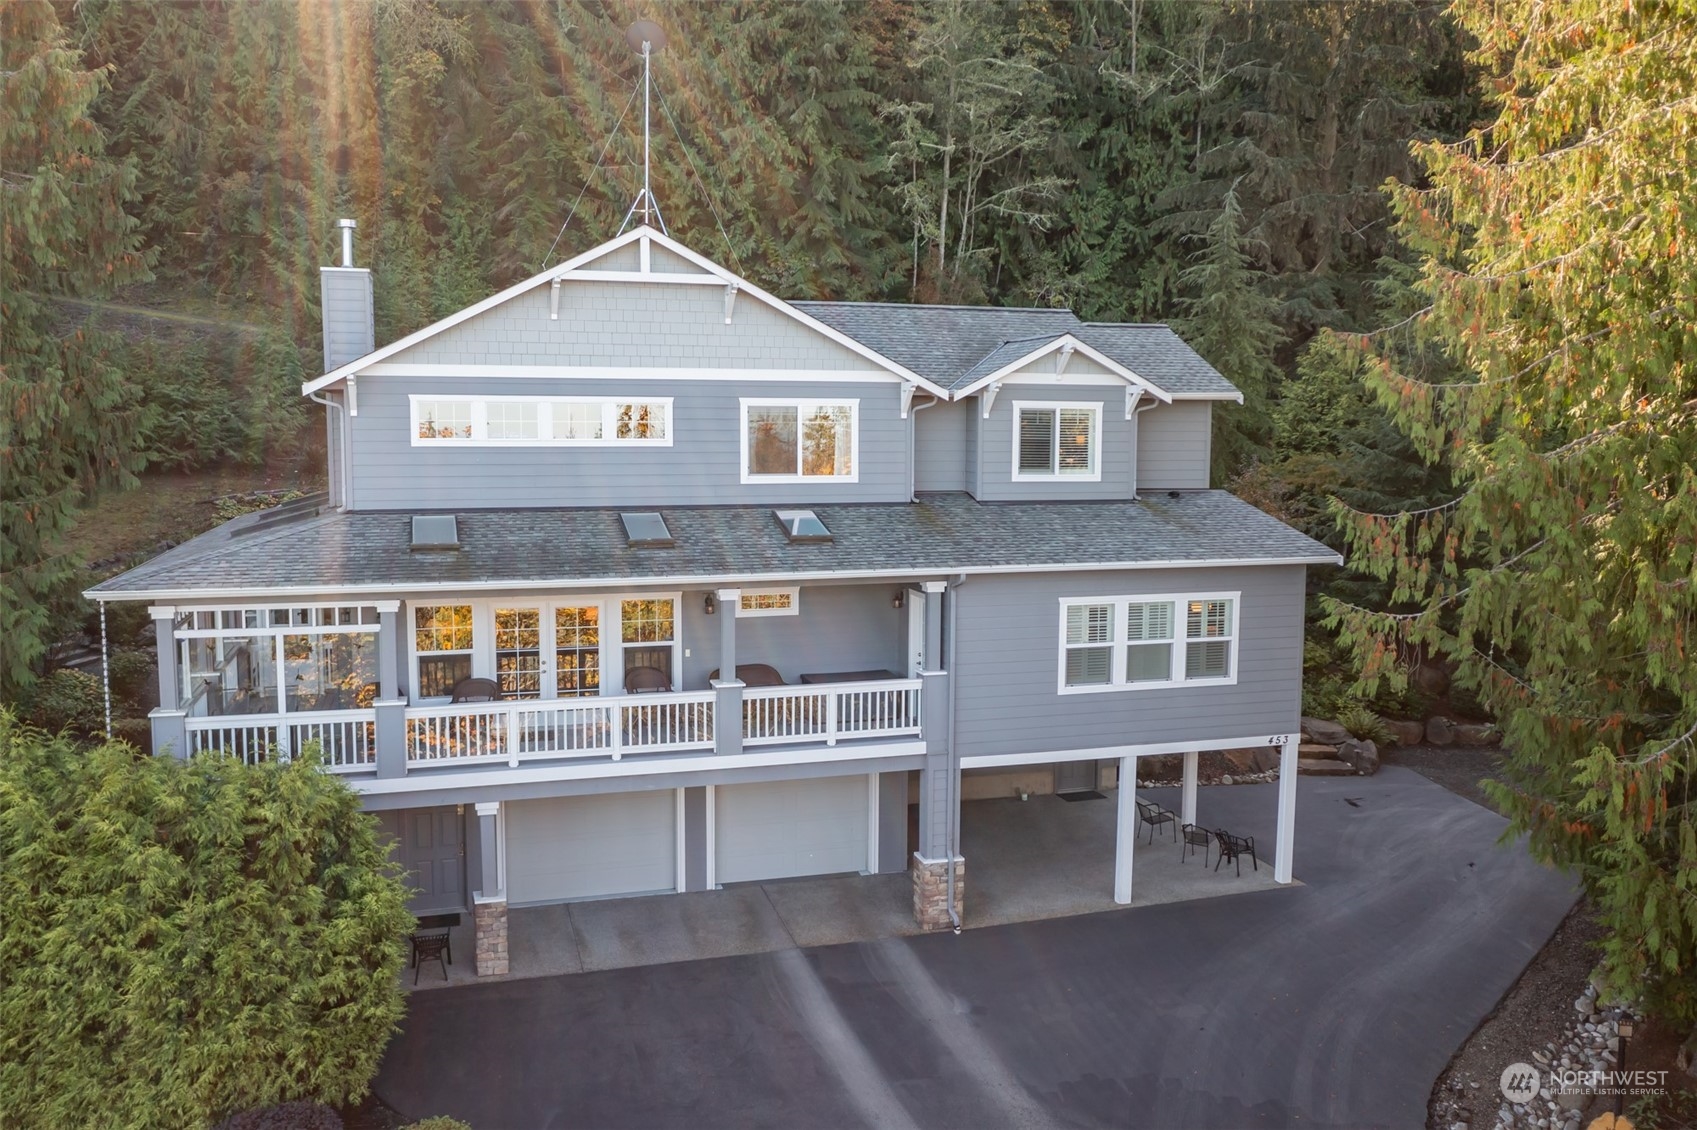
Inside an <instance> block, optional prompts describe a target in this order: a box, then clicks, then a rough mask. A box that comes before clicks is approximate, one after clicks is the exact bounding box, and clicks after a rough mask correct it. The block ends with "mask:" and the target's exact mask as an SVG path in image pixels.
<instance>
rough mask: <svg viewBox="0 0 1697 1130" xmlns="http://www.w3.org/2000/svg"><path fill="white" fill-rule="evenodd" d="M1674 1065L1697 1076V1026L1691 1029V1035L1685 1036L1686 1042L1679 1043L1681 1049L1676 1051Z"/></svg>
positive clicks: (1694, 1076) (1688, 1073)
mask: <svg viewBox="0 0 1697 1130" xmlns="http://www.w3.org/2000/svg"><path fill="white" fill-rule="evenodd" d="M1673 1062H1674V1066H1675V1067H1677V1068H1679V1069H1680V1070H1681V1071H1683V1072H1685V1074H1687V1075H1690V1076H1692V1077H1693V1078H1697V1028H1693V1029H1692V1030H1691V1035H1689V1036H1687V1037H1685V1042H1684V1043H1683V1044H1681V1045H1679V1051H1678V1052H1676V1053H1674V1058H1673Z"/></svg>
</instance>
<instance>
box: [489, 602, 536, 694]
mask: <svg viewBox="0 0 1697 1130" xmlns="http://www.w3.org/2000/svg"><path fill="white" fill-rule="evenodd" d="M495 681H496V682H497V683H499V684H500V686H501V697H502V698H541V697H542V610H541V609H538V608H497V609H496V610H495Z"/></svg>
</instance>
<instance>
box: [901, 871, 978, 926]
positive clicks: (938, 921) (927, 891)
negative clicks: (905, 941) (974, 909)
mask: <svg viewBox="0 0 1697 1130" xmlns="http://www.w3.org/2000/svg"><path fill="white" fill-rule="evenodd" d="M954 864H955V905H954V911H955V918H958V919H959V920H960V921H961V922H962V923H963V924H964V923H965V921H966V860H965V859H963V858H961V857H959V856H956V857H955V861H954ZM910 871H911V874H912V875H913V920H914V921H915V922H917V923H919V928H920V929H921V930H952V929H954V920H953V919H951V918H950V917H949V864H948V861H947V860H944V859H926V858H925V857H924V856H922V855H920V854H919V853H918V852H914V853H913V866H912V868H911V869H910Z"/></svg>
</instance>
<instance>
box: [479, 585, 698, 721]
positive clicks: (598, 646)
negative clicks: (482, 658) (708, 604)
mask: <svg viewBox="0 0 1697 1130" xmlns="http://www.w3.org/2000/svg"><path fill="white" fill-rule="evenodd" d="M493 619H494V625H493V626H494V641H495V648H494V653H495V655H494V658H495V665H494V675H495V681H496V682H497V683H499V684H500V687H501V696H502V697H503V698H513V699H546V698H583V697H588V696H593V695H599V694H603V693H604V694H610V695H620V694H624V693H625V676H626V673H627V672H629V671H630V670H631V669H633V668H637V667H643V668H650V669H653V670H655V671H658V672H660V673H661V675H662V676H663V677H664V679H665V681H666V682H667V683H668V684H669V685H670V686H672V687H673V688H674V689H675V688H676V687H677V685H678V681H677V674H676V665H675V657H676V652H677V644H678V633H677V600H676V599H675V598H674V597H671V596H665V597H641V598H608V599H605V600H587V599H577V600H558V601H526V602H514V603H511V604H496V605H495V607H494V609H493ZM604 671H606V672H611V674H610V675H608V676H607V681H606V683H605V686H604V685H603V681H602V674H603V672H604Z"/></svg>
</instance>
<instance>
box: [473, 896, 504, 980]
mask: <svg viewBox="0 0 1697 1130" xmlns="http://www.w3.org/2000/svg"><path fill="white" fill-rule="evenodd" d="M471 913H472V921H473V922H474V923H476V926H477V975H478V976H479V977H499V976H502V975H504V974H506V973H507V904H506V903H504V902H480V903H478V904H477V905H476V906H475V907H473V908H472V912H471Z"/></svg>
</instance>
